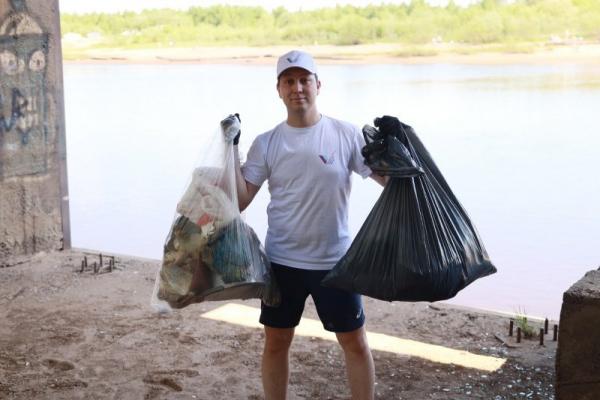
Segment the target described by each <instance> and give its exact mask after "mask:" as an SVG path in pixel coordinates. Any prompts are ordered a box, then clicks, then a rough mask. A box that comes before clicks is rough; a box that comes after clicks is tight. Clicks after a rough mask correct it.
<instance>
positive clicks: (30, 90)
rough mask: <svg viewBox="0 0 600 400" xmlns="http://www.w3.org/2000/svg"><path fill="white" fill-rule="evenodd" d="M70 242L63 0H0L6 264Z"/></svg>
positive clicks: (1, 229) (1, 249) (0, 198)
mask: <svg viewBox="0 0 600 400" xmlns="http://www.w3.org/2000/svg"><path fill="white" fill-rule="evenodd" d="M70 245H71V243H70V228H69V208H68V188H67V167H66V144H65V122H64V102H63V82H62V50H61V42H60V19H59V10H58V0H0V266H2V265H9V264H10V263H11V260H14V258H15V257H17V256H22V255H29V254H33V253H36V252H39V251H47V250H57V249H63V248H69V247H70Z"/></svg>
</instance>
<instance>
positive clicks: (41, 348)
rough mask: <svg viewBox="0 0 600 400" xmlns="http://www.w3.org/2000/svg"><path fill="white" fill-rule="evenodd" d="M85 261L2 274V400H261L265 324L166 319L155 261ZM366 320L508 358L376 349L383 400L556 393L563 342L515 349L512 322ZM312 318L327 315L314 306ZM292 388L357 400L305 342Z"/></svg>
mask: <svg viewBox="0 0 600 400" xmlns="http://www.w3.org/2000/svg"><path fill="white" fill-rule="evenodd" d="M83 257H84V253H83V252H81V251H69V252H58V253H51V254H40V255H37V256H35V257H33V258H31V259H29V260H25V261H23V262H22V263H20V264H17V265H14V266H11V267H5V268H0V399H252V400H258V399H262V398H263V395H262V389H261V379H260V356H261V351H262V345H263V333H262V330H261V329H259V328H251V327H244V326H240V325H237V324H232V323H227V322H221V321H216V320H212V319H207V318H205V317H203V314H204V313H206V312H207V311H211V310H215V309H217V308H219V307H223V306H224V303H223V302H207V303H201V304H194V305H191V306H189V307H187V308H185V309H183V310H180V311H176V312H173V313H171V314H166V315H160V314H157V313H156V312H155V311H154V310H153V309H152V308H151V307H150V306H149V302H150V297H151V293H152V289H153V286H154V277H155V274H156V271H157V270H158V268H159V265H160V263H159V262H158V261H155V260H144V259H137V258H132V257H125V256H117V257H116V267H117V268H116V269H115V270H113V271H112V272H108V271H107V269H106V267H105V268H104V269H103V270H102V271H101V273H97V274H95V273H94V272H93V271H92V270H91V268H90V269H88V270H86V271H84V272H79V271H80V268H81V261H82V260H83ZM87 257H88V260H89V263H90V264H91V263H92V262H93V261H96V262H98V256H97V254H91V253H87ZM106 260H107V257H106V256H105V257H104V263H105V264H106V262H107V261H106ZM475 284H476V283H475ZM234 303H237V304H243V305H245V306H251V307H255V308H256V307H258V306H259V302H258V301H257V300H247V301H239V302H234ZM365 311H366V314H367V320H368V322H367V329H368V330H369V331H370V332H377V333H382V334H386V335H389V336H391V337H395V338H403V339H411V340H415V341H419V342H423V343H427V344H435V345H441V346H445V347H448V348H452V349H458V350H466V351H468V352H470V353H472V354H478V355H483V356H493V357H495V358H502V359H506V362H505V363H504V365H503V366H502V367H501V368H499V369H497V370H495V371H492V372H488V371H482V370H478V369H474V368H466V367H461V366H459V365H456V364H447V363H443V362H441V363H440V362H433V361H429V360H427V359H425V358H422V357H419V356H408V355H406V353H402V352H400V353H395V352H391V351H378V350H375V351H373V356H374V359H375V368H376V382H377V383H376V392H377V398H378V399H411V400H422V399H486V400H490V399H492V400H501V399H553V398H554V388H553V382H554V362H555V359H554V358H555V352H556V342H553V341H552V334H549V335H547V336H546V343H545V345H544V346H540V345H539V341H538V339H529V340H524V341H523V342H522V343H521V344H520V345H517V344H516V343H515V340H514V338H508V337H507V333H508V324H509V319H508V317H506V316H501V315H498V314H492V313H486V312H483V311H478V310H471V309H462V308H456V307H450V306H449V305H446V304H441V303H435V304H428V303H400V302H394V303H388V302H382V301H377V300H373V299H369V298H365ZM305 317H309V318H316V313H315V310H314V306H313V305H312V303H311V302H310V301H309V303H308V305H307V310H306V312H305ZM496 335H498V336H499V337H500V338H504V340H505V343H503V342H502V341H501V340H499V339H498V338H497V337H496ZM371 344H372V345H375V344H378V343H374V341H373V340H372V341H371ZM434 353H435V352H434ZM289 392H290V396H289V398H290V399H348V398H349V391H348V389H347V387H346V381H345V377H344V364H343V357H342V353H341V351H340V349H339V347H338V345H337V344H336V343H335V342H332V341H328V340H324V339H321V338H319V334H315V335H314V336H297V337H296V338H295V340H294V343H293V345H292V352H291V378H290V388H289Z"/></svg>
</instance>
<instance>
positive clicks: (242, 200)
mask: <svg viewBox="0 0 600 400" xmlns="http://www.w3.org/2000/svg"><path fill="white" fill-rule="evenodd" d="M233 159H234V165H235V183H236V187H237V195H238V205H239V207H240V212H242V211H244V210H245V209H246V207H248V205H249V204H250V203H251V202H252V200H253V199H254V196H256V193H258V190H259V189H260V186H256V185H254V184H252V183H250V182H248V181H246V179H244V175H243V174H242V168H241V166H240V155H239V153H238V147H237V146H233Z"/></svg>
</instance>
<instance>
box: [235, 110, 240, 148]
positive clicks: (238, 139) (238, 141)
mask: <svg viewBox="0 0 600 400" xmlns="http://www.w3.org/2000/svg"><path fill="white" fill-rule="evenodd" d="M233 115H235V117H236V118H237V119H238V121H240V123H241V122H242V119H241V118H240V114H238V113H235V114H233ZM241 135H242V130H241V129H240V131H239V132H238V134H237V135H235V137H234V138H233V145H234V146H237V145H238V144H239V143H240V136H241Z"/></svg>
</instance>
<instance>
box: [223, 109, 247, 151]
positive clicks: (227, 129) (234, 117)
mask: <svg viewBox="0 0 600 400" xmlns="http://www.w3.org/2000/svg"><path fill="white" fill-rule="evenodd" d="M241 122H242V121H241V119H240V115H239V114H238V113H235V114H230V115H229V116H228V117H227V118H225V119H224V120H222V121H221V131H222V132H223V137H224V139H225V141H226V142H231V141H233V145H234V146H236V145H237V144H238V143H239V142H240V135H241V134H242V130H241V129H240V123H241Z"/></svg>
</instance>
